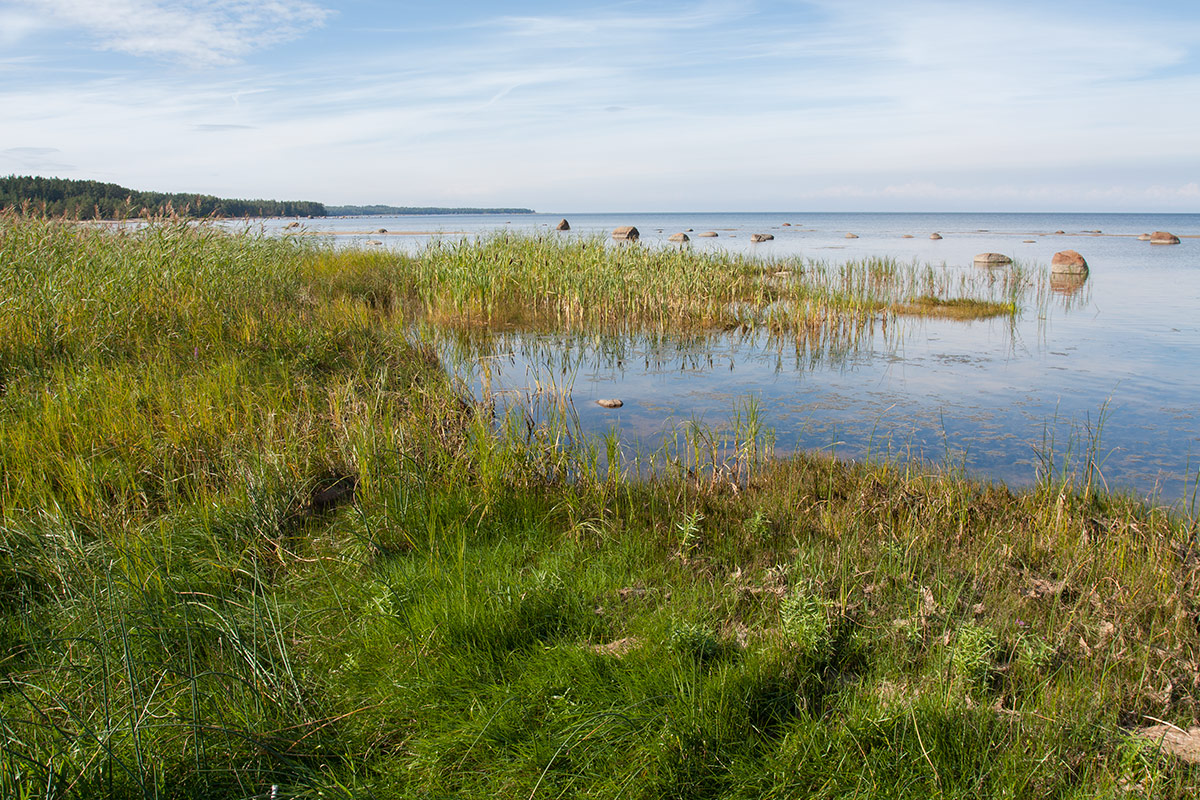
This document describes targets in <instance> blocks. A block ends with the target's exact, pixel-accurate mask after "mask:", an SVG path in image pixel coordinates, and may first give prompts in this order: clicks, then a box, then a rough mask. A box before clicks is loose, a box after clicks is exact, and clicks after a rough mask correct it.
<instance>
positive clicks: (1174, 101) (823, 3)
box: [0, 0, 1200, 213]
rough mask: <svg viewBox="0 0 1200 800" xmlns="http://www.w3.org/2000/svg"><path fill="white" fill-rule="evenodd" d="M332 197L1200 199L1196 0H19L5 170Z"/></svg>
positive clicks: (695, 203)
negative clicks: (502, 0)
mask: <svg viewBox="0 0 1200 800" xmlns="http://www.w3.org/2000/svg"><path fill="white" fill-rule="evenodd" d="M8 174H17V175H31V174H33V175H45V176H58V177H67V178H86V179H92V180H100V181H105V182H112V183H118V184H121V185H123V186H128V187H131V188H136V189H145V190H155V191H168V192H177V191H178V192H198V193H205V194H213V195H218V196H222V197H241V198H260V197H261V198H272V199H280V200H317V201H321V202H324V203H328V204H376V203H378V204H389V205H409V206H426V205H434V206H522V207H529V208H534V209H536V210H538V211H543V212H546V213H558V212H564V213H566V212H577V213H583V212H591V211H595V212H617V211H629V212H635V211H1112V212H1123V211H1128V212H1140V211H1164V212H1200V3H1197V2H1195V0H1176V1H1174V2H1155V1H1154V0H1149V2H1142V3H1139V4H1136V5H1135V4H1134V3H1131V2H1120V3H1116V2H1105V0H1090V1H1089V2H1086V3H1084V2H1073V0H1066V1H1063V2H1058V1H1056V0H1041V1H1040V2H1025V0H997V1H996V2H992V1H991V0H980V1H979V2H972V0H957V2H936V1H930V2H925V1H918V2H904V0H815V1H814V2H800V1H799V0H795V1H794V2H785V1H784V0H773V1H771V2H767V1H766V0H763V2H725V1H724V0H710V1H708V2H671V1H670V0H666V1H665V2H654V3H650V2H603V3H601V2H592V0H582V1H581V2H571V3H564V2H554V3H551V2H509V3H494V2H493V3H485V2H458V1H456V0H444V2H440V3H427V2H425V3H421V2H405V1H403V0H397V1H392V2H385V1H384V0H357V1H350V0H347V1H346V2H333V1H332V0H290V1H289V2H283V0H175V1H174V2H171V1H169V0H0V175H8Z"/></svg>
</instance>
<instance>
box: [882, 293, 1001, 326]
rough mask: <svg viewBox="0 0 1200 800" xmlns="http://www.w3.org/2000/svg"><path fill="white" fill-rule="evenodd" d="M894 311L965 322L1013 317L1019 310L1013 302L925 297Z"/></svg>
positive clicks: (899, 304) (893, 307)
mask: <svg viewBox="0 0 1200 800" xmlns="http://www.w3.org/2000/svg"><path fill="white" fill-rule="evenodd" d="M892 310H893V311H895V312H896V313H897V314H906V315H915V316H926V317H944V318H947V319H964V320H965V319H987V318H988V317H1001V316H1012V315H1014V314H1016V313H1017V310H1018V308H1017V305H1016V303H1014V302H1012V301H1011V300H1007V301H1004V302H997V301H994V300H972V299H968V298H962V297H956V298H951V299H949V300H942V299H940V298H937V297H932V296H930V295H923V296H921V297H918V298H917V299H916V300H914V301H912V302H911V303H897V304H896V305H893V306H892Z"/></svg>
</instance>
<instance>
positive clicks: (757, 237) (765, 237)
mask: <svg viewBox="0 0 1200 800" xmlns="http://www.w3.org/2000/svg"><path fill="white" fill-rule="evenodd" d="M774 238H775V237H774V236H773V235H771V234H769V233H752V234H750V241H752V242H768V241H770V240H771V239H774Z"/></svg>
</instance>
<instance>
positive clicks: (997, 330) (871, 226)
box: [269, 213, 1200, 503]
mask: <svg viewBox="0 0 1200 800" xmlns="http://www.w3.org/2000/svg"><path fill="white" fill-rule="evenodd" d="M563 216H565V217H566V218H567V219H568V220H569V222H570V224H571V233H570V234H568V235H570V236H591V235H599V236H605V237H607V236H608V235H609V233H610V232H611V231H612V229H613V228H615V227H617V226H619V225H635V226H637V227H638V229H639V230H640V232H641V235H642V242H643V243H644V244H648V245H651V246H669V245H668V244H667V242H666V238H667V237H668V236H669V235H670V234H672V233H676V232H680V231H685V230H687V229H689V228H690V229H692V231H693V233H692V234H690V235H692V237H693V238H692V241H691V243H690V245H689V246H691V247H693V248H694V249H697V250H710V249H724V250H727V251H732V252H742V253H753V254H754V255H755V256H757V257H762V258H768V259H784V258H791V257H800V258H816V259H821V260H825V261H830V262H838V261H844V260H848V259H853V258H859V257H862V256H868V255H886V256H893V257H896V258H899V259H901V260H904V261H910V260H912V261H918V262H930V263H933V264H945V265H947V266H948V267H950V268H952V269H964V270H968V269H974V267H973V266H972V259H973V257H974V255H975V254H976V253H980V252H1000V253H1006V254H1008V255H1010V256H1013V257H1015V258H1017V259H1020V260H1021V261H1023V262H1025V263H1027V264H1034V265H1040V266H1042V267H1044V268H1047V269H1048V267H1049V263H1050V259H1051V257H1052V256H1053V254H1054V253H1055V252H1056V251H1058V250H1064V249H1073V250H1077V251H1079V252H1080V253H1081V254H1083V255H1084V257H1085V258H1086V259H1087V261H1088V264H1089V265H1090V267H1091V274H1090V276H1089V278H1088V280H1087V282H1086V283H1085V284H1084V285H1083V286H1082V287H1079V288H1077V289H1075V290H1074V291H1072V292H1069V293H1066V292H1064V293H1062V294H1056V295H1054V296H1053V298H1052V299H1051V300H1050V301H1049V303H1046V304H1043V305H1039V304H1037V303H1035V302H1033V301H1032V299H1031V301H1030V302H1029V303H1027V304H1026V307H1025V309H1024V310H1023V312H1022V313H1021V315H1020V316H1019V318H1018V319H1017V320H1016V321H1015V322H1013V321H1011V320H1007V319H1005V320H990V321H977V322H953V321H941V320H908V321H902V322H901V325H900V330H899V331H897V330H895V329H894V327H893V329H892V330H890V331H888V332H887V334H885V333H884V332H883V330H882V329H880V328H877V329H876V331H875V332H874V333H873V334H872V335H869V336H867V337H866V338H865V339H863V340H862V341H860V342H859V343H858V346H857V347H854V348H849V349H834V350H833V351H832V352H818V353H813V352H811V351H806V350H800V349H798V348H796V347H795V346H789V345H787V344H781V343H780V342H778V341H770V340H768V339H766V338H765V337H757V338H755V337H736V336H724V335H722V336H714V337H708V338H706V339H704V340H702V341H685V340H678V341H670V340H669V341H666V342H649V341H643V340H637V339H630V340H623V341H612V340H604V339H597V338H594V337H593V338H587V339H570V340H567V339H563V338H562V337H531V336H509V337H505V338H503V339H501V340H499V343H498V350H499V352H498V353H497V355H498V357H496V358H491V359H488V364H487V366H488V372H489V379H490V380H491V382H492V387H493V388H497V387H500V388H507V389H510V390H513V391H517V392H519V391H520V390H522V389H528V388H529V387H532V386H534V385H535V384H539V383H540V384H543V385H544V384H545V382H546V381H548V380H549V381H553V382H556V384H557V385H559V386H560V388H563V389H564V390H566V391H568V392H569V393H570V395H571V398H572V400H573V401H574V408H575V410H576V411H577V413H578V417H579V421H580V423H581V424H582V425H583V426H584V427H585V428H586V429H588V430H593V431H606V430H609V429H611V428H613V427H615V428H617V429H618V430H619V431H620V432H621V433H622V435H623V436H624V437H625V438H626V440H627V441H634V440H641V441H642V442H643V443H645V444H646V445H647V446H653V445H654V444H655V443H656V442H657V441H658V439H659V438H660V437H661V436H662V435H663V434H664V432H668V433H669V432H670V431H672V430H674V429H675V428H676V427H677V426H679V425H680V424H682V423H685V422H687V421H689V420H692V419H701V420H703V421H704V422H706V423H708V424H711V425H715V426H718V427H719V426H720V425H722V424H723V423H724V421H725V420H727V419H728V418H729V417H730V414H731V411H732V409H733V408H734V407H735V405H736V404H737V403H739V402H741V401H743V400H744V399H745V398H747V397H754V398H756V399H757V400H758V401H759V403H760V406H761V409H762V412H763V416H764V418H765V422H766V424H767V425H769V426H770V427H772V428H773V429H774V430H775V432H776V437H777V446H776V449H777V452H787V451H790V450H794V449H827V450H833V451H836V452H837V453H838V454H839V455H842V456H845V457H848V458H866V457H872V458H875V457H879V458H883V457H919V458H924V459H927V460H932V461H939V462H946V461H948V462H949V463H952V464H955V465H961V466H965V467H966V469H967V470H968V472H970V473H971V474H973V475H976V476H978V477H981V478H985V479H996V480H1003V481H1005V482H1007V483H1009V484H1010V485H1014V486H1021V485H1027V484H1029V483H1031V482H1033V481H1034V480H1035V479H1036V475H1037V471H1038V469H1039V467H1044V466H1045V463H1046V461H1047V460H1048V459H1053V460H1054V461H1055V462H1056V463H1058V464H1059V465H1060V466H1061V462H1062V461H1063V459H1064V458H1066V457H1068V456H1070V457H1071V458H1072V459H1073V460H1074V462H1075V463H1079V462H1081V460H1082V459H1083V457H1084V456H1085V455H1086V452H1087V450H1088V449H1089V448H1091V449H1092V450H1093V451H1094V453H1095V455H1096V457H1097V460H1098V462H1099V464H1100V474H1101V475H1102V477H1103V480H1104V481H1105V482H1106V483H1107V485H1108V486H1109V488H1111V489H1115V490H1119V491H1126V492H1132V493H1135V494H1139V495H1142V496H1146V497H1151V498H1154V499H1155V500H1156V501H1160V502H1165V503H1178V502H1184V503H1186V502H1189V501H1190V500H1191V488H1192V486H1193V484H1194V483H1195V481H1196V478H1197V471H1198V470H1200V417H1198V416H1197V414H1198V412H1200V214H1146V215H1142V214H874V213H871V214H868V213H864V214H846V213H838V214H815V213H794V214H777V213H771V214H566V215H563V214H554V215H546V214H536V215H523V216H513V217H497V216H490V215H489V216H452V217H446V216H434V217H392V218H386V217H369V218H348V219H329V220H308V221H305V225H306V226H308V229H309V230H311V231H312V232H313V233H315V234H334V239H335V240H336V241H339V242H353V243H355V244H363V243H365V242H367V241H379V242H381V244H380V245H378V246H380V247H386V248H395V249H400V250H414V249H417V248H419V247H421V246H423V245H424V244H425V243H426V242H427V241H429V239H430V238H433V237H435V236H440V237H444V238H461V237H464V236H477V235H481V234H486V233H488V232H491V231H495V230H497V229H508V230H516V231H522V232H538V231H550V230H552V229H553V226H554V225H555V224H556V223H557V222H558V220H559V219H560V218H562V217H563ZM285 222H286V221H284V223H285ZM284 223H274V222H273V223H269V224H271V225H282V224H284ZM785 223H789V224H787V225H785ZM380 228H386V229H387V230H388V233H387V234H379V233H378V232H377V231H378V229H380ZM708 230H713V231H717V233H718V234H719V236H718V237H717V238H715V239H698V238H695V236H694V234H695V233H699V232H701V231H708ZM1060 230H1061V231H1063V233H1062V234H1057V233H1055V232H1056V231H1060ZM1156 230H1167V231H1170V232H1172V233H1174V234H1176V235H1178V236H1181V237H1185V238H1184V239H1183V242H1182V244H1180V245H1175V246H1153V245H1150V244H1149V243H1148V242H1144V241H1139V240H1138V239H1137V238H1136V237H1137V235H1138V234H1140V233H1149V232H1153V231H1156ZM933 232H937V233H940V234H941V235H942V236H943V237H944V238H943V239H941V240H940V241H934V240H931V239H930V238H929V235H930V234H931V233H933ZM752 233H771V234H773V235H774V236H775V239H774V241H772V242H767V243H762V244H751V243H750V241H749V237H750V234H752ZM847 233H854V234H855V235H857V236H858V238H856V239H847V238H845V235H846V234H847ZM906 234H907V235H909V236H912V237H913V238H904V237H905V235H906ZM1186 237H1198V238H1186ZM551 363H553V364H555V365H556V366H555V368H554V369H553V370H552V369H551V368H550V367H549V366H548V365H549V364H551ZM552 371H553V372H556V373H557V375H556V376H555V375H550V374H549V373H550V372H552ZM475 375H476V379H477V380H478V376H479V373H478V372H477V373H475ZM602 397H617V398H620V399H621V400H623V401H624V403H625V405H624V407H623V408H621V409H618V410H606V409H601V408H600V407H598V406H597V405H596V404H595V400H596V399H598V398H602Z"/></svg>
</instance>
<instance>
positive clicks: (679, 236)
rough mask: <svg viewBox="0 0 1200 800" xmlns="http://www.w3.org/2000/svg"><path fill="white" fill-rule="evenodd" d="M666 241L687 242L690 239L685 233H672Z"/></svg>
mask: <svg viewBox="0 0 1200 800" xmlns="http://www.w3.org/2000/svg"><path fill="white" fill-rule="evenodd" d="M667 241H668V242H687V241H690V240H689V238H688V235H687V234H686V233H672V234H671V235H670V236H668V237H667Z"/></svg>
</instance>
